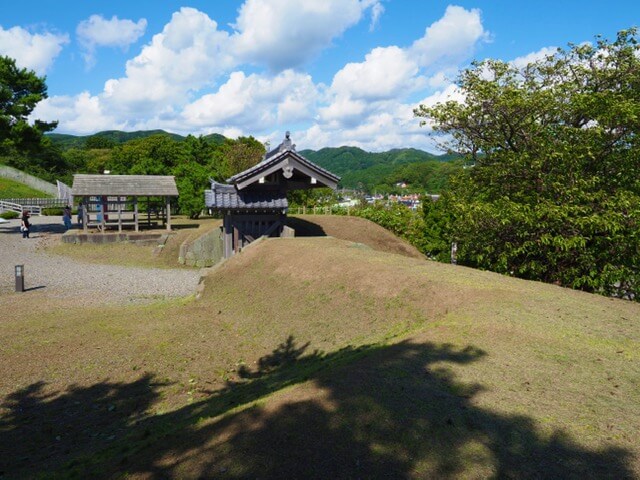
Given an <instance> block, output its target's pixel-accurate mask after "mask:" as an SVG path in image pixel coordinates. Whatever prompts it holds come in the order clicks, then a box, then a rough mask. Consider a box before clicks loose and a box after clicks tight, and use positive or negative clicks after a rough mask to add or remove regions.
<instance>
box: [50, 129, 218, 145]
mask: <svg viewBox="0 0 640 480" xmlns="http://www.w3.org/2000/svg"><path fill="white" fill-rule="evenodd" d="M152 135H166V136H167V137H170V138H172V139H173V140H176V141H178V142H179V141H181V140H184V139H185V138H187V137H183V136H182V135H178V134H177V133H169V132H165V131H164V130H140V131H137V132H122V131H120V130H105V131H104V132H98V133H94V134H92V135H68V134H65V133H48V134H47V137H49V138H50V139H51V141H53V143H55V144H56V145H58V146H59V147H61V148H65V149H66V148H84V146H85V144H86V143H87V140H88V139H89V138H95V137H99V138H102V139H105V140H108V141H111V142H113V143H114V144H115V145H120V144H122V143H127V142H128V141H130V140H136V139H138V138H146V137H151V136H152ZM204 138H206V139H207V140H209V141H211V142H213V143H222V142H224V139H225V137H224V135H220V134H219V133H212V134H210V135H204Z"/></svg>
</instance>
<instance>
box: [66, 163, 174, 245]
mask: <svg viewBox="0 0 640 480" xmlns="http://www.w3.org/2000/svg"><path fill="white" fill-rule="evenodd" d="M72 191H73V196H74V197H75V198H76V199H80V201H81V202H82V206H81V208H82V212H83V215H82V217H83V219H84V231H85V232H86V231H87V230H88V229H89V227H95V228H98V229H99V230H101V231H102V232H104V231H105V229H106V228H107V227H109V226H114V227H115V226H117V227H118V232H121V231H122V227H123V226H126V225H133V227H134V229H135V231H136V232H137V231H139V230H140V224H141V222H140V215H139V213H140V209H139V201H140V199H142V200H143V201H144V200H146V206H147V208H146V213H147V222H146V223H147V225H148V226H150V225H151V213H152V209H153V208H152V205H151V198H160V199H162V203H161V207H160V208H159V209H158V210H157V211H156V214H157V215H160V216H161V218H162V222H163V224H164V225H165V226H166V228H167V230H169V231H170V230H171V198H172V197H177V196H178V188H177V187H176V181H175V179H174V177H172V176H161V175H81V174H78V175H74V176H73V187H72ZM114 214H115V215H114ZM114 216H115V217H116V218H115V219H114ZM142 224H144V222H142Z"/></svg>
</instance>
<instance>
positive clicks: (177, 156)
mask: <svg viewBox="0 0 640 480" xmlns="http://www.w3.org/2000/svg"><path fill="white" fill-rule="evenodd" d="M183 152H184V150H183V148H182V146H181V144H180V142H176V141H175V140H173V139H172V138H171V137H168V136H167V135H152V136H150V137H146V138H140V139H136V140H131V141H129V142H127V143H125V144H123V145H119V146H116V147H114V148H113V149H112V150H111V159H110V162H109V164H108V167H109V170H111V172H112V173H114V174H120V175H123V174H131V175H171V171H172V169H173V168H174V167H175V166H176V165H178V163H180V160H181V158H182V156H183Z"/></svg>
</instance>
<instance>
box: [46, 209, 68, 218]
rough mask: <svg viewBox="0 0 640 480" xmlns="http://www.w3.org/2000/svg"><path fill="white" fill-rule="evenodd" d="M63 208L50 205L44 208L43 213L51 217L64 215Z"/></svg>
mask: <svg viewBox="0 0 640 480" xmlns="http://www.w3.org/2000/svg"><path fill="white" fill-rule="evenodd" d="M63 210H64V209H63V208H62V207H48V208H43V209H42V215H47V216H50V217H55V216H60V217H61V216H62V213H63Z"/></svg>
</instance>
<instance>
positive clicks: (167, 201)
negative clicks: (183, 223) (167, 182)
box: [165, 197, 171, 232]
mask: <svg viewBox="0 0 640 480" xmlns="http://www.w3.org/2000/svg"><path fill="white" fill-rule="evenodd" d="M165 202H166V205H167V231H168V232H170V231H171V197H165Z"/></svg>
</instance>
